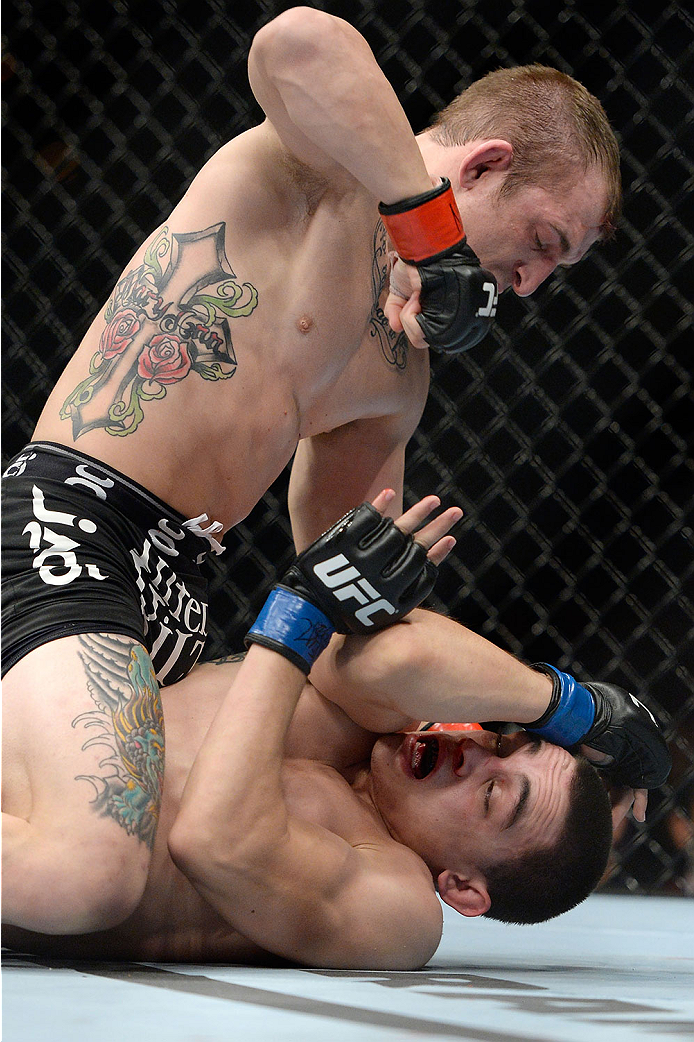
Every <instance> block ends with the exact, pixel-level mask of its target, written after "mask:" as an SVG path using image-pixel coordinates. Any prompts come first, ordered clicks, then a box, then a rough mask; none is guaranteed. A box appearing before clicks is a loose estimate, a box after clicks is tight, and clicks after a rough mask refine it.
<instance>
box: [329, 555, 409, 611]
mask: <svg viewBox="0 0 694 1042" xmlns="http://www.w3.org/2000/svg"><path fill="white" fill-rule="evenodd" d="M313 572H314V574H315V575H317V576H318V578H319V579H320V581H321V582H322V583H323V585H324V586H327V587H328V589H330V590H332V592H333V596H334V597H336V598H337V600H338V601H346V600H348V599H349V598H350V597H352V598H354V600H355V601H357V603H358V604H363V605H366V607H364V608H360V609H359V610H358V611H355V613H354V617H355V619H358V620H359V622H361V623H362V625H363V626H373V621H372V620H371V616H372V615H373V614H375V612H377V611H385V612H387V613H388V614H389V615H395V613H396V610H397V609H396V608H395V607H394V606H393V605H392V604H391V603H390V601H387V600H386V599H385V597H381V594H380V593H379V592H378V590H376V589H374V587H373V586H372V585H371V583H370V582H369V580H368V579H365V578H364V577H363V576H362V575H361V574H360V572H358V571H357V569H356V568H355V567H354V565H353V564H350V562H349V560H348V558H346V557H345V555H344V554H336V555H335V557H331V558H329V559H328V560H327V561H323V562H322V563H321V564H316V565H314V566H313ZM355 580H356V582H355ZM343 583H346V584H347V585H343Z"/></svg>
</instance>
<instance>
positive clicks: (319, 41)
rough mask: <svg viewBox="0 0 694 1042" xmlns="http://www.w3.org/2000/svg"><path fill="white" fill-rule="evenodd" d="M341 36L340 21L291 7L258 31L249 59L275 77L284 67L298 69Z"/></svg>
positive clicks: (309, 9) (318, 55) (315, 11)
mask: <svg viewBox="0 0 694 1042" xmlns="http://www.w3.org/2000/svg"><path fill="white" fill-rule="evenodd" d="M338 34H339V19H337V18H335V17H334V16H333V15H329V14H326V12H325V11H317V10H315V9H314V8H312V7H292V8H290V9H289V10H288V11H284V12H283V13H282V14H280V15H278V16H277V18H273V20H272V21H271V22H268V23H267V25H264V26H263V27H262V29H259V30H258V32H257V33H256V35H255V37H254V38H253V43H252V46H251V50H250V54H249V59H250V60H251V61H252V62H258V63H260V64H262V66H263V67H264V68H265V70H266V72H267V73H268V74H269V75H270V76H271V77H272V73H273V72H281V70H282V68H283V67H285V66H286V67H287V68H289V67H291V69H292V70H293V71H294V72H296V69H297V68H299V67H301V65H302V64H307V63H308V64H310V63H311V61H312V60H314V59H315V58H316V57H321V58H322V59H324V58H325V54H326V49H328V48H329V47H330V43H331V41H332V40H334V39H336V38H337V36H338Z"/></svg>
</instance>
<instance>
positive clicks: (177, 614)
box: [130, 519, 207, 684]
mask: <svg viewBox="0 0 694 1042" xmlns="http://www.w3.org/2000/svg"><path fill="white" fill-rule="evenodd" d="M183 538H184V533H183V532H181V531H176V530H175V529H174V528H173V527H172V526H171V524H170V522H167V521H166V520H165V519H164V520H162V521H160V522H159V528H158V529H156V528H150V530H149V531H148V533H147V536H146V537H145V540H144V542H143V544H142V549H141V550H131V551H130V556H131V557H132V560H133V564H134V565H135V571H136V573H137V575H136V580H135V582H136V584H137V588H138V590H139V591H140V606H141V608H142V617H143V620H144V626H145V634H148V635H149V638H150V640H151V641H152V646H151V648H150V652H149V653H150V657H151V659H152V664H153V666H154V671H155V673H156V676H157V680H158V681H159V682H160V683H162V684H164V683H167V681H168V679H169V677H171V678H172V679H179V676H183V675H185V673H186V672H188V670H189V669H190V668H191V667H192V666H193V664H194V663H195V662H196V660H197V658H198V656H199V655H200V652H201V651H202V649H203V647H204V644H205V639H206V636H207V604H206V603H205V601H199V600H197V599H196V598H195V597H193V596H192V594H191V593H190V591H189V590H188V588H187V586H186V584H185V582H183V581H182V580H181V579H180V577H179V576H178V574H177V573H176V571H175V570H174V569H173V568H172V566H171V564H170V562H169V561H168V560H167V559H166V557H173V556H176V557H177V556H178V550H177V549H176V546H175V543H176V542H177V541H178V540H180V539H183ZM157 551H160V553H158V552H157ZM162 553H163V554H165V555H166V557H162V556H161V554H162ZM182 661H185V663H186V666H187V668H186V669H185V670H184V671H183V672H181V671H180V669H179V671H178V672H177V673H176V672H175V671H176V667H177V666H178V665H179V663H180V662H182Z"/></svg>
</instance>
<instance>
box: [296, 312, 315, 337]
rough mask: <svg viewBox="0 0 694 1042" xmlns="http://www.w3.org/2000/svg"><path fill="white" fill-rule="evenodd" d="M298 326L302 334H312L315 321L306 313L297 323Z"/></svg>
mask: <svg viewBox="0 0 694 1042" xmlns="http://www.w3.org/2000/svg"><path fill="white" fill-rule="evenodd" d="M297 326H298V328H299V332H300V333H308V332H310V330H311V328H312V326H313V319H312V317H311V316H310V315H307V314H306V313H305V312H304V314H303V315H302V316H301V318H300V319H299V321H298V322H297Z"/></svg>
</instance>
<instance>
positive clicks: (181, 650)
mask: <svg viewBox="0 0 694 1042" xmlns="http://www.w3.org/2000/svg"><path fill="white" fill-rule="evenodd" d="M207 521H208V519H207V515H205V514H203V515H201V516H200V517H197V518H195V519H193V520H191V521H186V520H185V518H184V517H183V515H182V514H179V513H177V511H175V510H172V509H171V507H168V506H167V505H166V504H165V503H163V502H162V501H161V500H159V499H157V498H156V497H155V496H152V495H151V494H150V493H149V492H147V490H146V489H144V488H143V487H142V486H141V485H138V484H137V483H136V482H135V481H132V480H131V479H130V478H127V477H125V476H124V475H123V474H119V473H118V472H117V471H114V470H111V469H110V468H109V467H106V466H104V464H103V463H99V462H98V461H97V460H94V459H92V458H91V457H90V456H85V455H84V454H83V453H81V452H76V451H75V450H74V449H67V448H65V447H64V446H62V445H53V444H50V443H44V442H37V443H35V444H31V445H28V446H27V447H26V448H25V449H23V450H22V452H20V453H19V455H18V456H15V458H14V459H13V460H12V462H11V463H10V465H9V467H8V468H7V470H6V471H5V473H4V474H3V479H2V540H3V542H2V552H3V567H2V673H3V675H4V674H5V673H6V672H7V670H8V669H10V668H11V667H12V666H14V665H15V663H17V662H19V660H20V659H21V658H23V656H24V655H26V654H28V652H30V651H32V650H33V649H34V648H37V647H39V646H40V645H42V644H47V643H48V642H49V641H51V640H55V639H57V638H58V637H67V636H69V635H71V634H75V633H119V634H124V635H125V636H128V637H133V638H134V639H135V640H138V641H140V642H141V643H142V644H143V645H144V646H145V647H146V648H147V650H148V651H149V654H150V656H151V659H152V663H153V665H154V671H155V673H156V676H157V679H158V681H159V683H160V684H162V685H163V684H173V683H175V681H177V680H180V679H181V678H182V677H184V676H185V675H186V674H187V673H188V672H189V671H190V670H191V669H192V667H193V666H194V664H195V662H196V660H197V658H198V656H199V655H200V652H201V651H202V648H203V645H204V643H205V637H206V634H207V581H206V579H205V577H204V576H203V574H202V572H201V570H200V565H201V564H202V562H203V561H204V559H205V558H206V556H207V554H208V553H210V552H214V553H221V552H222V551H223V547H222V546H221V544H220V543H219V542H217V540H216V539H215V538H214V533H216V532H219V531H220V530H221V528H222V525H221V524H219V523H218V522H212V523H211V524H209V525H208V527H207V528H203V527H202V525H203V524H204V523H206V522H207Z"/></svg>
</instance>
